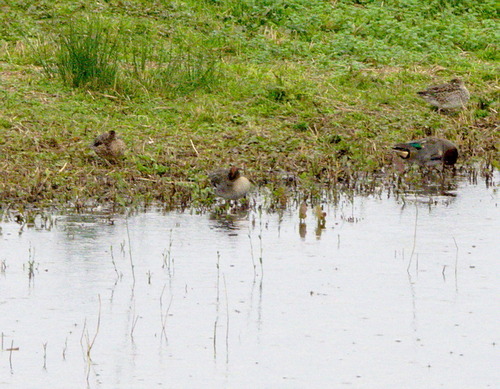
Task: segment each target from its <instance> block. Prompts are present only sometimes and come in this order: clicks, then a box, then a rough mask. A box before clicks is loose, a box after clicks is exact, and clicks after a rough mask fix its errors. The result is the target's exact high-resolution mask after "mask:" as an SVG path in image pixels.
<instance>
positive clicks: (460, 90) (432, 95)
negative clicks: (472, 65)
mask: <svg viewBox="0 0 500 389" xmlns="http://www.w3.org/2000/svg"><path fill="white" fill-rule="evenodd" d="M417 94H418V95H419V96H420V97H422V98H423V99H424V100H425V101H427V102H428V103H429V104H431V105H433V106H435V107H437V108H438V110H448V109H461V108H463V107H465V104H467V102H468V101H469V98H470V93H469V91H468V90H467V88H466V87H465V84H464V82H463V81H462V80H461V79H459V78H454V79H453V80H451V81H450V82H448V83H446V84H441V85H435V86H430V87H429V88H427V89H426V90H424V91H421V92H417Z"/></svg>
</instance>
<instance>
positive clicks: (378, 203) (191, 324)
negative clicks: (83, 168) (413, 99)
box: [0, 173, 500, 389]
mask: <svg viewBox="0 0 500 389" xmlns="http://www.w3.org/2000/svg"><path fill="white" fill-rule="evenodd" d="M498 182H499V175H498V173H497V174H496V175H495V177H494V180H493V185H490V186H488V187H487V186H486V185H485V183H484V182H479V183H477V184H476V185H473V184H470V183H468V182H466V181H463V182H460V183H458V186H457V189H456V190H454V191H452V192H451V193H447V195H434V196H420V197H415V196H414V195H408V196H406V197H405V199H404V201H403V199H401V198H400V199H396V198H394V197H392V196H387V194H384V193H382V194H381V195H378V196H354V197H352V198H351V197H341V198H340V200H339V201H338V202H337V203H336V204H328V203H325V204H323V208H324V209H323V210H324V212H326V222H325V225H324V228H322V227H321V225H320V224H318V221H317V219H316V217H315V215H314V212H313V211H312V209H311V208H310V207H309V209H308V216H307V218H306V219H305V223H301V222H300V220H299V216H298V210H297V208H298V207H290V208H289V209H288V210H287V211H284V212H283V213H280V214H278V213H273V214H268V213H265V212H258V211H250V212H248V213H246V214H241V215H238V216H233V217H231V218H224V219H221V218H219V217H214V215H211V214H210V213H203V214H196V212H194V211H185V212H168V213H164V212H159V211H155V210H150V211H148V212H144V213H136V214H133V215H130V216H128V217H127V218H126V217H125V216H123V215H99V214H93V215H64V214H62V215H54V216H52V217H51V218H49V220H48V221H47V220H45V221H44V220H42V219H41V218H40V217H39V218H37V220H36V221H35V223H34V225H32V226H31V227H28V226H24V227H22V228H21V225H20V224H18V223H15V222H13V221H8V220H6V218H5V217H4V221H3V222H2V223H1V224H0V226H1V235H0V261H2V268H1V273H0V312H1V315H0V331H1V332H2V334H3V337H2V351H1V352H0V386H2V387H3V386H5V387H16V388H68V387H72V388H74V387H87V386H88V387H91V388H113V387H115V388H118V387H120V388H125V387H130V388H132V387H133V388H151V387H168V388H187V387H193V388H195V387H196V388H199V387H214V388H220V387H231V388H247V387H248V388H276V387H283V388H304V387H308V388H324V387H353V388H440V387H442V388H454V389H457V388H488V387H491V388H494V387H498V386H497V385H498V382H500V373H499V371H500V370H499V369H498V361H499V351H498V350H499V349H498V346H497V344H498V342H499V339H498V335H499V332H498V323H499V322H500V310H499V306H498V295H499V292H500V282H499V281H500V280H499V274H500V263H499V261H498V231H499V222H498V216H499V207H498V189H497V187H496V185H498ZM132 265H133V272H132ZM30 268H31V269H32V271H30ZM30 273H31V277H30ZM134 278H135V281H134ZM11 346H12V347H13V348H14V351H9V350H8V349H10V348H11ZM44 347H45V349H44ZM17 348H18V349H17Z"/></svg>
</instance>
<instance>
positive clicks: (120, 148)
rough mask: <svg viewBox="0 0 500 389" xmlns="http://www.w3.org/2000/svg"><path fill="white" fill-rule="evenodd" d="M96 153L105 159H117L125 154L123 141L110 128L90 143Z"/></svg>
mask: <svg viewBox="0 0 500 389" xmlns="http://www.w3.org/2000/svg"><path fill="white" fill-rule="evenodd" d="M90 147H91V148H92V150H94V151H95V152H96V154H97V155H99V156H100V157H103V158H105V159H107V160H117V159H119V158H121V157H123V155H124V154H125V149H126V146H125V142H124V141H123V140H121V139H120V138H118V137H117V135H116V132H115V131H114V130H111V131H109V132H105V133H104V134H101V135H99V136H98V137H96V138H95V139H94V142H92V144H91V145H90Z"/></svg>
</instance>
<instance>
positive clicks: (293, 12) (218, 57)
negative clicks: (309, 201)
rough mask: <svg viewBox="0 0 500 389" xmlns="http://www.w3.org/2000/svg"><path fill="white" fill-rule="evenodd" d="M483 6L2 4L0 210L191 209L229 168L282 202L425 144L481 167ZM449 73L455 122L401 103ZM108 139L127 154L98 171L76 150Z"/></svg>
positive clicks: (206, 0) (489, 155) (486, 89)
mask: <svg viewBox="0 0 500 389" xmlns="http://www.w3.org/2000/svg"><path fill="white" fill-rule="evenodd" d="M495 3H496V2H495V0H486V1H482V2H477V1H473V0H462V1H454V0H430V1H426V2H420V1H416V0H408V1H396V0H391V1H385V2H379V1H370V0H358V1H349V0H338V1H326V0H287V1H283V0H241V1H236V0H184V1H169V2H150V1H136V2H123V1H118V0H110V1H107V2H91V1H86V0H81V1H75V2H67V1H61V0H56V1H48V0H42V1H39V2H36V4H35V3H33V2H30V1H26V0H11V1H9V2H8V3H6V4H5V5H3V6H1V9H2V12H1V13H0V79H1V88H0V96H1V100H2V104H1V106H0V157H1V160H2V162H1V163H2V167H1V169H0V175H1V181H0V199H2V201H3V202H16V203H23V202H36V203H44V202H49V201H50V202H57V203H61V202H70V203H73V204H75V205H77V206H78V205H79V204H85V202H86V201H87V200H88V199H94V200H97V201H111V202H114V203H117V204H129V203H131V202H136V201H139V202H142V201H153V200H158V201H162V202H165V203H167V204H169V205H172V206H175V205H186V204H188V203H190V202H191V201H195V202H197V203H200V204H204V203H210V202H212V201H213V195H212V191H211V189H210V188H209V180H208V178H207V172H208V171H211V170H215V169H217V168H222V167H224V168H225V167H228V166H229V165H230V164H234V165H235V166H238V167H242V168H244V169H245V175H247V176H249V177H252V178H253V180H254V182H255V183H257V184H261V185H267V186H269V188H270V189H271V191H272V192H273V193H274V194H275V195H276V196H277V197H283V193H284V191H286V190H284V189H283V188H284V186H285V184H286V183H293V184H294V185H295V184H297V185H298V188H299V189H300V190H303V191H306V192H308V193H309V192H310V191H311V190H312V189H311V188H315V187H316V184H317V183H318V182H320V183H326V184H329V185H332V186H334V185H336V184H338V183H342V182H349V181H352V180H355V179H356V174H358V173H359V172H361V173H360V174H363V175H364V174H367V173H381V172H382V171H384V172H386V173H387V172H389V173H390V172H391V171H392V170H391V169H393V168H392V166H393V164H392V158H393V156H392V153H391V150H390V146H392V145H393V144H395V143H400V142H406V141H409V140H412V139H418V138H423V137H426V136H438V137H441V138H446V139H449V140H451V141H453V142H454V143H456V144H457V145H458V147H459V150H460V159H459V162H458V165H459V166H464V165H472V164H475V163H478V162H479V163H482V164H483V165H485V166H490V165H492V166H494V167H496V168H498V167H499V166H500V162H499V160H498V148H499V136H500V134H499V128H498V110H499V109H500V107H499V104H498V100H499V94H500V90H499V83H498V75H499V74H500V71H499V70H500V66H499V62H498V56H499V52H500V50H499V46H500V45H499V43H500V36H499V33H498V31H499V30H500V28H499V23H498V8H497V7H496V4H495ZM455 77H460V78H461V79H463V80H464V81H465V84H466V85H467V88H468V89H469V91H470V93H471V99H470V101H469V102H468V105H467V106H466V108H465V109H464V110H462V111H460V112H457V113H452V114H443V113H441V112H437V111H435V110H433V109H432V108H430V107H429V106H428V104H427V103H425V102H424V101H423V100H421V99H420V98H419V97H418V96H417V94H416V92H417V91H419V90H422V89H425V87H427V86H428V85H431V84H439V83H442V82H446V81H449V80H450V79H452V78H455ZM110 130H114V131H116V133H117V134H118V135H119V136H120V137H121V138H122V139H123V140H124V141H125V142H126V143H127V146H128V153H127V155H126V156H125V158H124V159H123V161H119V162H117V163H113V164H110V163H105V161H102V159H99V158H98V157H97V156H96V155H95V154H94V153H93V152H92V150H91V149H90V148H89V145H90V143H91V142H92V140H93V139H94V138H95V136H96V135H98V134H100V133H103V132H107V131H110Z"/></svg>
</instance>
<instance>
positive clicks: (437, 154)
mask: <svg viewBox="0 0 500 389" xmlns="http://www.w3.org/2000/svg"><path fill="white" fill-rule="evenodd" d="M393 150H395V151H396V153H397V154H398V155H399V156H400V157H401V158H402V159H404V160H406V161H408V162H415V163H418V164H419V165H421V166H437V165H454V164H455V162H457V158H458V148H457V146H456V145H455V144H454V143H453V142H450V141H449V140H446V139H440V138H434V137H431V138H424V139H419V140H414V141H411V142H408V143H398V144H397V145H394V146H393Z"/></svg>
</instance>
